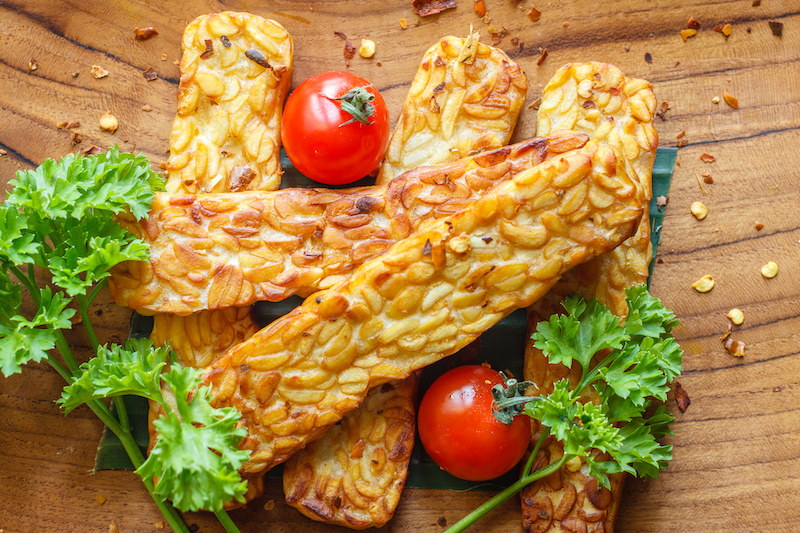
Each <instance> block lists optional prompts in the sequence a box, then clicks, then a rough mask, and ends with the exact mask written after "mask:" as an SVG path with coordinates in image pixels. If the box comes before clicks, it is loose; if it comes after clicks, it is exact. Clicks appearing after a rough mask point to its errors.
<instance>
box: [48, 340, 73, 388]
mask: <svg viewBox="0 0 800 533" xmlns="http://www.w3.org/2000/svg"><path fill="white" fill-rule="evenodd" d="M53 333H54V334H55V336H56V348H58V351H59V352H60V353H61V358H62V359H64V362H65V363H66V364H67V368H69V371H70V373H71V374H72V375H73V376H75V375H76V374H78V362H77V361H76V360H75V355H74V354H73V353H72V349H71V348H70V347H69V343H68V342H67V339H65V338H64V333H63V332H62V331H61V330H60V329H56V330H53ZM69 382H70V383H71V381H69Z"/></svg>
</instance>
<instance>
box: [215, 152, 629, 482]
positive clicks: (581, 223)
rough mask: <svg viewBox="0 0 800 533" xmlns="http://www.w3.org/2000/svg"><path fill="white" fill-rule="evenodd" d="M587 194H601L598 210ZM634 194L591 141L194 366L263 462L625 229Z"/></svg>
mask: <svg viewBox="0 0 800 533" xmlns="http://www.w3.org/2000/svg"><path fill="white" fill-rule="evenodd" d="M598 194H602V195H603V197H605V196H609V197H611V198H613V200H612V202H611V204H608V205H606V206H605V207H597V206H595V205H594V204H593V203H592V198H596V197H597V195H598ZM643 202H644V199H643V195H642V191H641V189H640V187H639V185H638V182H637V181H636V176H635V174H633V172H632V171H631V172H630V173H629V172H628V170H627V167H626V166H625V165H624V160H622V159H621V157H619V156H618V152H617V151H616V149H613V148H611V147H609V146H606V145H601V144H594V143H592V144H591V145H587V146H586V147H584V148H582V149H580V150H576V151H573V152H569V153H567V154H564V155H561V156H558V157H556V158H553V159H551V160H549V161H546V162H544V163H541V164H539V165H537V166H536V167H534V168H532V169H530V170H528V171H525V172H522V173H520V174H517V175H516V176H514V177H513V178H512V179H511V180H508V181H504V182H502V183H500V184H498V185H497V186H496V187H494V188H492V189H491V190H490V191H488V192H486V193H485V194H484V195H483V196H481V198H479V199H478V200H475V201H474V202H472V203H471V204H470V205H468V206H467V207H466V208H465V209H464V210H462V211H459V212H457V213H455V214H453V215H452V216H448V217H445V218H442V219H439V220H435V219H432V220H429V221H426V222H425V223H423V224H421V225H420V227H419V229H418V230H417V231H416V232H414V233H413V234H412V235H410V236H408V237H407V238H404V239H402V240H401V241H399V242H397V243H396V244H394V245H393V246H392V247H391V248H390V249H389V250H388V251H387V252H386V253H385V254H383V255H382V256H379V257H376V258H374V259H371V260H370V261H367V262H366V263H364V264H363V265H361V266H360V267H359V268H358V269H357V270H356V271H355V272H354V273H353V275H352V276H351V278H350V279H349V280H346V281H343V282H341V283H339V284H337V285H335V286H334V287H332V288H331V289H328V290H324V291H320V292H318V293H317V294H315V295H314V296H312V297H310V298H308V299H307V300H306V301H305V302H304V303H303V304H302V305H301V306H300V307H298V308H296V309H295V310H294V311H292V312H291V313H289V314H288V315H286V316H285V317H283V318H282V319H279V320H276V321H275V322H273V323H272V324H271V325H270V326H268V327H267V328H265V329H263V330H261V331H260V332H258V333H257V334H256V335H254V336H253V337H252V338H251V339H250V340H249V341H246V342H244V343H242V344H239V345H238V346H236V347H235V348H234V349H232V350H231V351H230V352H228V353H227V354H226V355H225V356H224V357H223V358H221V359H220V360H219V361H217V362H216V363H215V364H214V365H213V366H212V368H211V369H210V370H209V371H207V372H206V373H205V375H204V379H205V381H206V383H208V384H210V385H211V386H212V389H213V390H212V394H213V395H214V397H215V400H214V404H215V405H217V406H234V407H236V408H237V409H238V410H239V412H240V413H242V423H243V424H244V425H245V426H247V428H248V436H247V437H245V439H244V440H243V441H242V443H241V445H240V446H242V447H243V448H245V449H250V450H252V454H251V456H250V459H249V461H248V462H247V463H246V464H245V465H244V467H243V471H244V473H245V474H247V475H255V474H257V473H260V472H263V471H265V470H268V469H269V468H271V467H273V466H275V465H276V464H278V463H281V462H283V461H285V460H286V459H287V458H288V457H290V456H291V455H292V454H293V453H295V452H296V451H298V450H299V449H302V448H303V447H304V446H305V445H306V444H307V443H308V442H311V441H313V440H314V439H317V438H319V437H320V436H322V435H323V434H324V433H325V432H326V431H327V429H328V428H329V427H330V426H331V425H332V424H334V423H336V422H337V421H338V420H340V419H341V418H342V417H343V416H344V415H345V414H347V413H348V412H350V411H352V410H354V409H355V408H357V407H358V406H359V405H360V404H361V402H362V401H363V399H364V396H365V395H366V393H367V391H368V390H369V389H371V388H373V387H376V386H378V385H382V384H383V383H386V382H387V381H390V380H392V379H401V378H405V377H408V375H410V373H411V372H413V371H415V370H418V369H420V368H422V367H424V366H426V365H428V364H431V363H433V362H435V361H437V360H440V359H442V358H443V357H446V356H447V355H450V354H452V353H455V352H456V351H458V350H459V349H460V348H463V347H464V346H466V345H467V344H469V343H470V342H471V341H473V340H475V339H476V338H477V337H478V336H479V335H480V334H481V333H482V332H484V331H485V330H487V329H488V328H490V327H491V326H492V325H494V324H496V323H497V322H498V321H499V320H500V319H502V318H503V317H504V316H506V315H508V314H509V313H510V312H512V311H513V310H514V309H516V308H519V307H526V306H528V305H530V304H531V303H533V302H534V301H536V300H537V299H539V298H540V297H541V296H542V295H544V294H545V293H546V292H547V291H548V290H549V289H550V287H552V285H553V284H554V283H555V282H556V281H557V280H558V278H559V277H560V276H561V275H562V274H563V273H564V272H566V271H567V270H569V269H570V268H572V267H573V266H575V265H577V264H579V263H582V262H585V261H586V260H588V259H590V258H591V257H594V256H596V255H599V254H602V253H605V252H607V251H609V250H611V249H612V248H614V247H615V246H617V245H618V244H619V243H620V242H622V241H623V240H625V239H626V238H628V237H629V236H630V235H631V234H632V233H633V232H634V231H635V229H636V225H637V224H638V222H639V219H640V217H641V213H642V205H643Z"/></svg>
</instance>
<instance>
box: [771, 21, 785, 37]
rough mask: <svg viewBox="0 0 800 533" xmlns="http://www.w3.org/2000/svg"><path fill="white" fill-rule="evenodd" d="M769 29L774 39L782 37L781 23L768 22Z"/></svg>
mask: <svg viewBox="0 0 800 533" xmlns="http://www.w3.org/2000/svg"><path fill="white" fill-rule="evenodd" d="M769 29H770V30H771V31H772V35H774V36H775V37H783V22H778V21H777V20H770V21H769Z"/></svg>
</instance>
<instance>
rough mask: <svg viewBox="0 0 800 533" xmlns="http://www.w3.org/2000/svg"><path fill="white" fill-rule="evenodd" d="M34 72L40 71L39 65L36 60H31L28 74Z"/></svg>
mask: <svg viewBox="0 0 800 533" xmlns="http://www.w3.org/2000/svg"><path fill="white" fill-rule="evenodd" d="M34 70H39V63H37V62H36V60H35V59H33V58H31V60H30V61H28V74H30V73H31V72H33V71H34Z"/></svg>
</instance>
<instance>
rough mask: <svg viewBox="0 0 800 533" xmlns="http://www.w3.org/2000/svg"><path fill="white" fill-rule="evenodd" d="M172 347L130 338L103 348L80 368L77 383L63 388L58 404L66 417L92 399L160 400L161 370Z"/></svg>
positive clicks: (148, 340)
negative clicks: (129, 396)
mask: <svg viewBox="0 0 800 533" xmlns="http://www.w3.org/2000/svg"><path fill="white" fill-rule="evenodd" d="M168 355H169V348H166V347H162V348H154V347H153V341H152V340H150V339H129V340H128V342H126V343H125V347H124V348H123V347H122V346H120V345H118V344H113V345H111V346H108V345H106V346H100V348H98V350H97V356H96V357H93V358H91V359H90V360H89V361H87V362H85V363H83V364H82V365H81V366H80V370H79V374H78V375H77V377H76V379H75V381H73V382H72V383H70V384H69V385H67V386H66V387H64V391H63V392H62V393H61V398H59V399H58V400H56V403H58V404H59V405H61V407H63V409H64V413H65V414H67V413H69V412H70V411H72V410H73V409H75V408H76V407H78V406H79V405H81V404H84V403H86V402H89V401H92V400H100V399H102V398H111V397H114V396H121V395H123V394H136V395H138V396H143V397H145V398H148V399H150V400H155V401H159V400H160V398H161V383H160V382H161V371H162V370H163V369H164V366H165V365H166V364H167V358H168Z"/></svg>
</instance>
